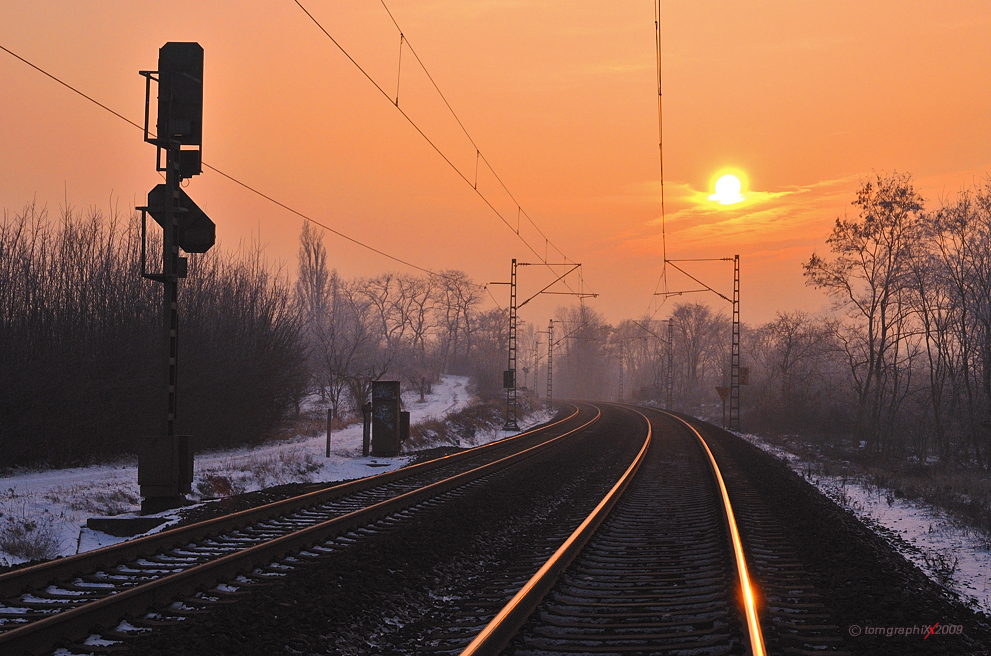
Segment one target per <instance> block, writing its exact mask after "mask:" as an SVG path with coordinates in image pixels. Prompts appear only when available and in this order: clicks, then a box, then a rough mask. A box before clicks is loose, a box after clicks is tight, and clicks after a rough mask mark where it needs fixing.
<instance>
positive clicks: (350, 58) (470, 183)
mask: <svg viewBox="0 0 991 656" xmlns="http://www.w3.org/2000/svg"><path fill="white" fill-rule="evenodd" d="M293 2H294V3H295V4H296V5H297V6H298V7H299V8H300V10H302V11H303V13H304V14H306V16H307V18H309V19H310V21H311V22H312V23H313V24H314V25H315V26H316V27H317V28H318V29H319V30H320V31H321V32H322V33H323V34H324V36H326V37H327V39H329V40H330V42H331V43H333V44H334V46H336V47H337V49H338V50H340V51H341V53H342V54H343V55H344V56H345V57H347V59H348V61H350V62H351V63H352V64H353V65H354V66H355V68H357V69H358V70H359V71H360V72H361V74H362V75H364V76H365V78H366V79H367V80H368V81H369V82H371V83H372V86H374V87H375V88H376V89H377V90H378V91H379V93H381V94H382V95H383V96H384V97H385V98H386V99H388V100H389V103H390V104H391V105H393V106H394V107H395V108H396V109H397V110H398V111H399V113H400V114H401V115H402V116H403V118H405V119H406V121H407V122H408V123H409V124H410V125H411V126H413V129H414V130H416V131H417V133H418V134H419V135H420V136H421V137H423V139H424V140H425V141H426V142H427V143H428V144H429V145H430V147H431V148H433V149H434V151H435V152H436V153H437V154H438V155H440V157H441V159H443V160H444V161H445V162H446V163H447V165H448V166H450V167H451V169H452V170H454V172H455V173H457V175H458V176H459V177H460V178H461V179H462V180H464V182H465V183H466V184H467V185H468V186H469V187H471V188H472V190H473V191H474V192H475V193H476V194H477V195H478V197H479V198H480V199H481V200H482V202H483V203H485V205H486V206H488V208H489V209H490V210H492V213H493V214H495V215H496V216H497V217H498V218H499V220H500V221H502V222H503V223H504V224H505V225H506V227H508V228H509V229H510V230H512V231H513V232H514V233H515V234H516V236H517V238H518V239H519V240H520V241H521V242H523V245H524V246H525V247H526V248H527V249H528V250H529V251H530V252H531V253H533V254H534V255H535V256H536V257H537V258H538V259H539V260H540V261H541V263H542V264H543V265H544V266H546V267H547V268H548V269H550V270H551V271H552V272H553V271H554V270H553V268H551V265H549V264H548V263H547V257H546V254H545V255H541V254H540V252H539V251H537V249H536V248H534V246H533V245H532V244H530V242H529V241H527V239H526V238H525V237H524V236H523V235H521V234H520V233H519V229H518V227H517V228H514V227H513V225H512V223H511V222H510V221H509V220H508V219H507V218H506V217H505V216H504V215H503V214H502V212H500V211H499V210H498V208H496V207H495V205H493V203H492V202H491V201H490V200H489V199H488V198H487V197H486V196H485V194H484V193H483V192H482V191H480V190H479V189H478V185H477V181H476V182H473V181H472V179H471V178H470V177H469V176H468V175H466V174H465V173H464V172H463V171H462V170H461V169H459V168H458V166H457V165H456V164H454V162H453V161H452V160H451V159H450V157H448V156H447V154H445V153H444V152H443V151H442V150H441V149H440V147H439V146H438V145H437V144H436V143H435V142H434V141H433V140H432V139H431V138H430V137H429V136H428V135H427V134H426V133H425V132H424V131H423V129H422V128H420V126H419V125H418V124H417V123H416V122H415V121H414V120H413V118H412V117H411V116H410V115H409V114H407V113H406V111H405V110H404V109H403V108H402V107H400V106H399V104H398V103H397V102H395V101H394V100H393V98H392V97H391V96H390V95H389V93H388V92H387V91H386V90H385V89H384V88H383V87H382V86H381V85H380V84H379V83H378V82H376V81H375V80H374V78H372V76H371V74H369V73H368V71H366V70H365V69H364V68H363V67H362V66H361V64H359V63H358V61H357V60H356V59H355V58H354V57H353V56H352V55H351V54H350V53H349V52H348V51H347V50H346V49H345V48H344V46H342V45H341V43H340V42H339V41H338V40H337V39H335V38H334V37H333V35H331V34H330V32H329V31H328V30H327V29H326V28H325V27H324V26H323V24H322V23H321V22H320V21H319V20H317V18H316V16H314V15H313V14H312V13H311V12H310V11H309V10H308V9H307V8H306V7H305V6H304V5H303V4H302V2H300V0H293ZM380 2H382V6H383V7H384V8H385V10H386V13H388V15H389V18H390V19H391V21H392V23H393V25H394V26H395V27H396V29H397V30H398V31H399V33H400V36H401V37H402V38H404V39H405V44H406V47H407V48H409V51H410V53H411V54H412V55H413V57H414V58H415V59H416V61H417V63H418V64H419V65H420V68H421V69H422V70H423V71H424V73H425V74H426V75H427V78H428V79H429V80H430V82H431V84H432V85H433V87H434V89H435V90H436V91H437V93H438V95H439V96H440V97H441V99H442V100H443V102H444V104H445V105H446V106H447V108H448V110H449V111H450V112H451V114H452V115H453V116H454V119H455V120H456V121H457V123H458V125H459V126H460V127H461V130H462V131H463V132H464V134H465V136H466V137H467V138H468V141H469V142H470V143H471V144H472V146H474V147H475V153H476V162H477V160H478V159H481V160H482V161H484V162H485V165H486V167H487V168H488V169H489V171H490V172H491V173H492V174H493V176H494V177H495V178H496V180H498V182H499V184H500V185H501V186H502V188H503V190H504V191H505V192H506V194H507V195H508V196H509V197H510V199H512V200H513V202H514V203H515V204H516V206H517V208H518V209H519V210H520V212H521V213H522V215H523V216H525V217H526V218H527V221H529V222H530V224H531V225H533V227H534V228H535V229H536V230H537V232H538V233H539V234H540V235H541V237H543V238H544V241H545V244H547V245H550V246H551V247H552V248H553V249H554V250H555V251H557V252H558V253H559V254H560V255H561V256H562V257H563V258H564V259H565V260H570V259H571V258H569V257H568V256H567V255H566V254H565V253H564V252H562V251H561V249H560V248H558V247H557V246H556V245H555V244H554V243H553V242H551V241H550V239H549V238H548V237H547V236H546V235H545V234H544V233H543V232H542V231H541V230H540V228H539V227H538V226H537V224H536V223H535V222H534V220H533V219H532V218H531V217H530V215H529V214H527V213H526V212H525V211H523V210H522V207H521V206H520V203H519V202H518V201H517V200H516V198H515V197H514V196H513V194H512V193H511V192H510V191H509V189H508V187H507V186H506V184H505V183H504V182H503V181H502V179H501V178H500V177H499V175H498V174H497V173H496V171H495V170H494V169H493V167H492V165H491V164H490V163H489V161H488V160H487V159H486V158H485V156H484V155H482V153H481V150H480V149H479V148H478V146H477V144H476V143H475V141H474V139H472V137H471V134H470V133H469V132H468V130H467V128H465V125H464V123H463V122H462V121H461V119H460V118H459V117H458V115H457V113H456V112H455V111H454V108H453V107H452V106H451V104H450V102H448V100H447V98H446V96H444V94H443V92H441V90H440V87H439V85H438V84H437V82H436V81H435V80H434V78H433V76H432V75H431V74H430V72H429V71H428V70H427V68H426V66H425V65H424V64H423V61H422V59H420V56H419V55H418V54H417V52H416V50H415V49H414V48H413V45H412V44H411V43H410V40H409V37H406V36H405V33H404V32H403V31H402V29H401V28H400V27H399V23H398V21H396V18H395V16H394V15H393V14H392V11H391V10H390V9H389V7H388V6H387V5H386V4H385V2H384V0H380ZM572 263H573V260H572ZM555 273H556V272H555ZM564 284H565V286H567V287H568V289H571V287H570V286H569V285H568V284H567V281H564ZM572 291H574V290H572Z"/></svg>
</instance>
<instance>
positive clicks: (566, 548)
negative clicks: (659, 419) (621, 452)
mask: <svg viewBox="0 0 991 656" xmlns="http://www.w3.org/2000/svg"><path fill="white" fill-rule="evenodd" d="M629 409H630V410H633V412H636V413H637V414H638V415H640V416H641V417H643V419H644V421H645V422H647V437H646V439H645V440H644V444H643V447H642V448H641V449H640V452H639V453H638V454H637V457H636V458H634V460H633V462H632V463H631V464H630V466H629V467H628V468H627V469H626V471H625V472H624V473H623V476H622V477H620V479H619V480H618V481H617V482H616V484H615V485H613V486H612V489H610V490H609V492H608V494H606V496H605V497H604V498H603V499H602V501H600V502H599V503H598V505H597V506H596V507H595V509H594V510H592V512H591V513H590V514H589V516H588V517H586V518H585V521H583V522H582V523H581V525H579V526H578V528H577V529H575V531H574V532H573V533H572V534H571V536H569V537H568V539H567V540H565V541H564V543H563V544H562V545H561V546H560V547H559V548H558V549H557V551H555V552H554V555H553V556H551V557H550V559H549V560H548V561H547V562H546V563H544V565H543V566H542V567H541V568H540V569H539V570H538V571H537V573H536V574H534V575H533V576H532V577H531V578H530V580H529V581H527V583H526V584H525V585H524V586H523V587H522V588H521V589H520V591H519V592H517V593H516V595H515V596H514V597H513V598H512V599H511V600H510V601H509V603H507V604H506V605H505V606H504V607H503V608H502V610H501V611H499V613H498V614H497V615H496V616H495V617H494V618H493V619H492V621H491V622H489V623H488V625H486V627H485V628H484V629H482V631H481V633H479V634H478V635H477V636H475V639H474V640H472V641H471V643H470V644H469V645H468V646H467V647H465V649H464V650H463V651H462V652H461V655H460V656H490V655H491V656H496V655H497V654H499V653H500V652H501V651H502V650H503V649H504V648H505V647H506V646H507V645H508V644H509V642H510V641H511V640H512V639H513V636H515V635H516V633H517V632H518V631H519V630H520V629H521V628H522V627H523V625H524V624H525V623H526V621H527V619H528V618H529V617H530V615H532V614H533V612H534V611H535V610H536V609H537V606H539V605H540V603H541V601H543V599H544V597H546V596H547V593H548V592H550V590H551V588H553V587H554V584H555V583H556V582H557V580H558V578H559V577H560V576H561V574H563V573H564V571H565V570H566V569H567V568H568V565H570V564H571V562H572V561H573V560H574V559H575V557H576V556H577V555H578V554H579V553H580V552H581V550H582V549H583V548H584V547H585V545H586V544H587V543H588V541H589V540H590V539H591V538H592V536H593V535H594V534H595V531H596V530H597V529H598V528H599V526H600V525H601V524H602V522H603V521H604V520H605V518H606V517H607V516H608V515H609V511H611V510H612V509H613V507H614V506H615V505H616V503H617V502H618V501H619V499H620V497H621V496H622V495H623V492H625V491H626V489H627V487H629V484H630V482H631V481H632V480H633V477H634V476H635V475H636V473H637V470H638V469H640V465H641V464H643V462H644V460H645V459H646V457H647V451H648V448H649V447H650V442H651V435H652V429H651V425H650V420H649V419H648V418H647V417H646V416H645V415H644V414H643V413H641V412H640V411H639V410H636V409H633V408H629Z"/></svg>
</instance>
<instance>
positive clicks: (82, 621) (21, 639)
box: [0, 406, 602, 654]
mask: <svg viewBox="0 0 991 656" xmlns="http://www.w3.org/2000/svg"><path fill="white" fill-rule="evenodd" d="M593 407H594V406H593ZM595 410H596V414H595V416H594V417H593V418H592V419H591V420H589V421H587V422H584V423H582V424H581V425H580V426H578V427H576V428H573V429H571V430H568V431H567V432H565V433H562V434H561V435H558V436H556V437H554V438H551V439H549V440H547V441H545V442H541V443H539V444H537V445H534V446H531V447H528V448H526V449H524V450H522V451H519V452H516V453H513V454H511V455H508V456H505V457H503V458H500V459H499V460H496V461H494V462H490V463H487V464H484V465H482V466H480V467H476V468H474V469H471V470H469V471H466V472H462V473H460V474H457V475H455V476H452V477H449V478H447V479H444V480H441V481H437V482H434V483H431V484H429V485H426V486H424V487H421V488H418V489H416V490H413V491H410V492H407V493H405V494H401V495H399V496H396V497H393V498H391V499H388V500H385V501H381V502H379V503H376V504H373V505H371V506H368V507H366V508H363V509H361V510H357V511H354V512H351V513H348V514H346V515H342V516H339V517H335V518H333V519H330V520H327V521H324V522H321V523H319V524H316V525H313V526H310V527H307V528H304V529H302V530H299V531H296V532H293V533H290V534H288V535H284V536H281V537H278V538H275V539H273V540H270V541H268V542H264V543H262V544H258V545H255V546H252V547H248V548H247V549H244V550H241V551H238V552H235V553H232V554H228V555H226V556H222V557H220V558H217V559H214V560H211V561H208V562H205V563H202V564H200V565H196V566H194V567H191V568H189V569H186V570H183V571H180V572H177V573H174V574H168V575H166V576H163V577H161V578H158V579H154V580H152V581H148V582H145V583H141V584H138V585H135V586H134V587H131V588H129V589H126V590H123V591H121V592H118V593H116V594H113V595H110V596H108V597H104V598H102V599H98V600H95V601H91V602H88V603H86V604H84V605H82V606H78V607H76V608H73V609H69V610H65V611H62V612H59V613H56V614H53V615H51V616H49V617H45V618H43V619H39V620H36V621H33V622H31V623H30V624H26V625H22V626H18V627H16V628H13V629H10V630H8V631H6V632H4V633H0V652H2V653H5V654H6V653H23V652H27V653H39V652H43V651H45V650H48V649H50V648H51V647H52V646H53V644H54V643H55V642H56V641H58V640H62V639H80V638H83V637H85V636H86V635H87V634H88V633H89V632H90V631H91V630H92V629H93V628H94V627H95V626H105V625H107V624H111V623H113V622H116V621H118V620H119V619H120V618H122V617H125V616H134V615H135V614H137V613H140V612H143V611H144V610H146V609H148V608H150V607H153V606H156V605H161V604H165V603H168V602H170V601H172V600H174V599H175V598H176V597H181V596H183V595H188V594H190V593H192V592H193V591H195V590H196V589H197V588H200V587H202V586H205V585H208V584H210V583H214V582H216V581H218V580H223V579H226V578H230V577H233V576H236V575H237V574H239V573H242V572H244V571H248V570H250V569H251V568H254V567H257V566H258V565H260V564H267V563H270V562H272V561H273V560H278V559H280V558H284V557H285V556H287V555H290V554H293V553H298V552H299V551H302V550H305V549H308V548H310V547H313V546H315V545H317V544H319V543H321V542H324V541H326V540H327V539H328V538H329V537H331V536H335V535H341V534H346V533H348V532H349V531H352V530H354V529H357V528H360V527H362V526H366V525H368V524H369V523H370V522H374V521H375V520H377V519H380V518H382V517H384V516H387V515H390V514H393V513H395V512H398V511H401V510H403V509H406V508H409V507H411V506H415V505H417V504H419V503H421V502H423V501H426V500H427V499H430V498H432V497H435V496H437V495H439V494H442V493H444V492H447V491H449V490H452V489H454V488H456V487H460V486H462V485H464V484H466V483H469V482H471V481H473V480H476V479H478V478H481V477H483V476H487V475H489V474H492V473H494V472H496V471H498V470H500V469H504V468H506V467H509V466H511V465H514V464H516V463H517V462H520V461H522V460H525V459H527V458H530V457H532V456H534V455H537V454H538V453H540V452H542V451H544V450H546V449H549V448H550V447H551V446H553V445H557V444H559V443H560V442H561V441H562V440H564V439H565V438H567V437H569V436H571V435H573V434H574V433H577V432H578V431H581V430H584V429H586V428H588V427H589V426H590V425H592V424H594V423H595V422H596V421H598V420H599V418H600V417H601V416H602V413H601V410H599V409H598V408H595ZM577 414H578V411H577V409H576V412H575V413H573V414H572V415H570V416H569V417H568V418H566V419H564V420H561V421H558V422H555V423H554V424H552V425H549V426H545V427H542V428H541V429H539V430H545V429H547V428H550V427H551V426H556V425H559V424H560V423H562V422H564V421H568V420H570V419H572V418H574V417H575V416H576V415H577ZM529 432H530V433H534V432H537V431H536V430H535V431H529ZM520 435H521V436H522V435H523V434H522V433H521V434H520ZM517 437H519V436H517ZM511 439H515V438H511ZM486 446H488V445H486ZM455 455H461V454H455ZM424 464H429V463H424ZM411 469H412V468H411ZM389 473H392V472H389ZM335 489H336V488H335ZM312 494H317V493H310V494H309V495H303V496H311V495H312ZM279 503H284V502H277V503H276V504H269V505H270V506H274V505H278V504H279ZM243 512H248V511H243ZM239 514H240V513H239ZM204 524H210V525H211V526H215V525H216V521H215V520H210V521H209V522H204ZM194 526H199V525H194ZM189 528H193V527H189ZM176 532H177V533H178V531H176ZM148 537H157V536H148ZM174 542H175V541H164V542H160V544H159V546H162V545H164V546H166V547H168V546H173V545H174ZM186 542H188V539H187V540H186ZM100 551H104V552H108V549H103V550H100ZM64 560H67V561H68V560H70V559H68V558H67V559H64ZM110 562H112V563H113V564H116V563H118V562H120V559H117V560H113V561H110ZM29 569H30V568H29ZM25 571H26V570H25ZM69 571H70V572H72V573H73V574H74V573H75V572H77V571H79V570H78V569H72V568H70V570H69ZM14 573H16V572H12V573H11V574H14Z"/></svg>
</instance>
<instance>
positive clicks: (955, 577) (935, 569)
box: [741, 435, 991, 614]
mask: <svg viewBox="0 0 991 656" xmlns="http://www.w3.org/2000/svg"><path fill="white" fill-rule="evenodd" d="M741 437H743V438H744V439H746V440H747V441H749V442H751V443H752V444H754V445H756V446H758V447H760V448H761V449H763V450H764V451H766V452H768V453H770V454H772V455H774V456H776V457H777V458H779V459H781V460H783V461H785V462H786V463H787V464H788V465H789V466H790V467H791V469H792V470H793V471H795V472H796V473H798V474H800V475H802V476H803V477H804V478H805V479H806V480H807V481H808V482H810V483H812V484H813V485H815V486H816V487H817V488H819V490H820V491H821V492H823V493H824V494H825V495H826V496H828V497H829V498H830V499H832V500H833V501H835V502H836V503H837V504H839V505H840V506H842V507H843V508H846V509H848V510H850V511H852V512H853V513H854V514H855V515H856V516H857V517H858V518H859V519H860V520H861V521H862V522H863V523H864V524H866V525H867V526H869V527H870V528H871V529H872V530H874V532H875V533H878V534H879V535H880V536H881V537H883V538H885V539H886V540H888V542H889V543H891V545H892V546H893V547H894V548H895V549H897V550H898V552H899V553H901V554H902V555H903V556H905V557H906V558H907V559H908V560H910V561H912V562H913V563H915V564H916V565H918V566H919V568H921V569H922V571H924V572H925V573H926V574H927V575H928V576H929V577H930V578H931V579H933V580H934V581H936V582H937V583H939V584H940V585H943V586H945V587H947V588H949V589H950V590H952V591H953V592H956V593H957V594H958V595H960V597H961V599H963V600H964V601H968V602H971V603H972V605H973V606H974V607H975V608H976V609H979V610H980V611H981V612H983V613H985V614H991V538H989V537H988V536H983V535H981V534H980V533H979V532H977V531H975V530H974V529H970V528H968V527H967V526H965V525H964V524H963V523H961V522H959V521H956V520H954V518H952V517H950V516H949V515H947V513H946V512H944V511H943V510H941V509H939V508H936V507H934V506H931V505H929V504H927V503H924V502H921V501H916V500H910V499H902V498H898V497H896V496H895V493H894V492H893V491H892V490H889V489H887V488H883V487H878V486H875V485H870V484H868V483H866V482H864V481H858V480H854V479H850V478H847V477H846V476H836V475H828V474H825V473H824V472H823V469H822V467H821V466H820V465H818V464H817V463H814V462H812V461H809V460H805V459H803V458H802V457H800V456H797V455H795V454H793V453H790V452H789V451H785V450H784V449H782V448H780V447H778V446H775V445H773V444H769V443H767V442H765V441H764V440H762V439H761V438H760V437H759V436H756V435H741Z"/></svg>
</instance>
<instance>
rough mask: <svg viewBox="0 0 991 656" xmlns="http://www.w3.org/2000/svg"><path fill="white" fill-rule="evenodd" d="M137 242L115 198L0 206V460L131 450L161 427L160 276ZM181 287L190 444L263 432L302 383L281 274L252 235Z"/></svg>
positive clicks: (68, 459)
mask: <svg viewBox="0 0 991 656" xmlns="http://www.w3.org/2000/svg"><path fill="white" fill-rule="evenodd" d="M150 247H151V251H152V252H155V251H156V250H158V252H159V253H160V245H158V244H156V243H155V242H154V240H152V243H151V245H150ZM140 249H141V232H140V225H139V222H138V220H137V218H136V217H134V216H126V215H122V214H121V213H120V212H117V211H111V213H110V215H109V216H107V215H104V214H103V213H102V212H101V211H99V210H96V209H92V210H89V211H87V212H82V211H78V210H76V209H73V208H71V207H67V208H63V209H62V210H61V212H60V214H59V216H58V217H56V218H54V219H50V217H49V216H48V213H47V212H46V211H45V210H44V209H43V208H37V207H35V206H34V205H28V206H27V207H26V208H25V209H24V210H23V211H22V212H20V213H17V214H14V215H10V214H8V213H4V216H3V219H2V221H0V417H2V421H0V444H2V445H3V448H2V449H0V468H4V467H8V466H12V465H26V464H41V463H47V464H54V465H63V464H69V463H80V462H86V461H89V460H95V459H101V458H105V457H108V456H115V455H120V454H128V453H134V452H135V450H136V442H137V440H138V439H139V438H140V436H143V435H151V434H156V433H157V432H158V431H159V430H160V423H161V421H162V418H163V416H164V412H165V402H164V395H163V392H162V389H163V386H164V377H165V373H164V368H163V362H162V357H163V356H162V327H161V319H160V316H161V314H160V312H161V305H162V289H161V286H160V285H158V284H157V283H153V282H151V281H148V280H144V279H143V278H142V277H141V275H140ZM180 290H181V291H180V297H179V298H180V317H181V319H180V321H181V323H180V354H179V371H180V381H179V382H180V386H179V406H178V410H179V411H178V418H177V428H178V430H179V431H180V432H182V433H188V434H192V435H193V436H194V439H195V444H196V448H198V449H202V448H210V447H215V446H221V445H225V444H233V443H243V442H252V441H259V440H261V439H263V438H264V437H266V436H267V435H268V434H269V433H270V432H271V431H272V430H273V429H274V428H275V427H276V426H277V424H278V423H279V422H280V421H281V420H282V419H283V417H284V416H285V415H286V413H287V412H288V411H291V410H292V409H293V408H294V407H295V405H296V402H297V400H298V398H299V396H300V395H301V394H302V393H303V391H304V387H305V370H304V367H305V360H304V355H305V350H304V344H303V339H302V337H303V335H302V326H301V323H300V321H299V319H298V316H297V312H296V310H295V307H294V305H293V302H292V295H291V293H290V291H291V288H290V283H289V281H288V279H287V277H286V276H285V275H282V274H281V273H279V272H278V271H274V270H273V269H272V268H271V267H269V266H268V265H267V264H266V263H265V261H264V258H263V257H262V254H261V253H260V252H259V251H258V250H257V249H254V250H252V249H246V250H243V251H242V252H239V253H226V254H225V253H222V252H221V251H220V249H219V248H216V249H214V250H213V251H211V252H210V253H208V254H205V255H200V256H195V259H192V260H191V261H190V267H189V278H187V279H186V280H185V281H183V282H182V284H181V285H180Z"/></svg>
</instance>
